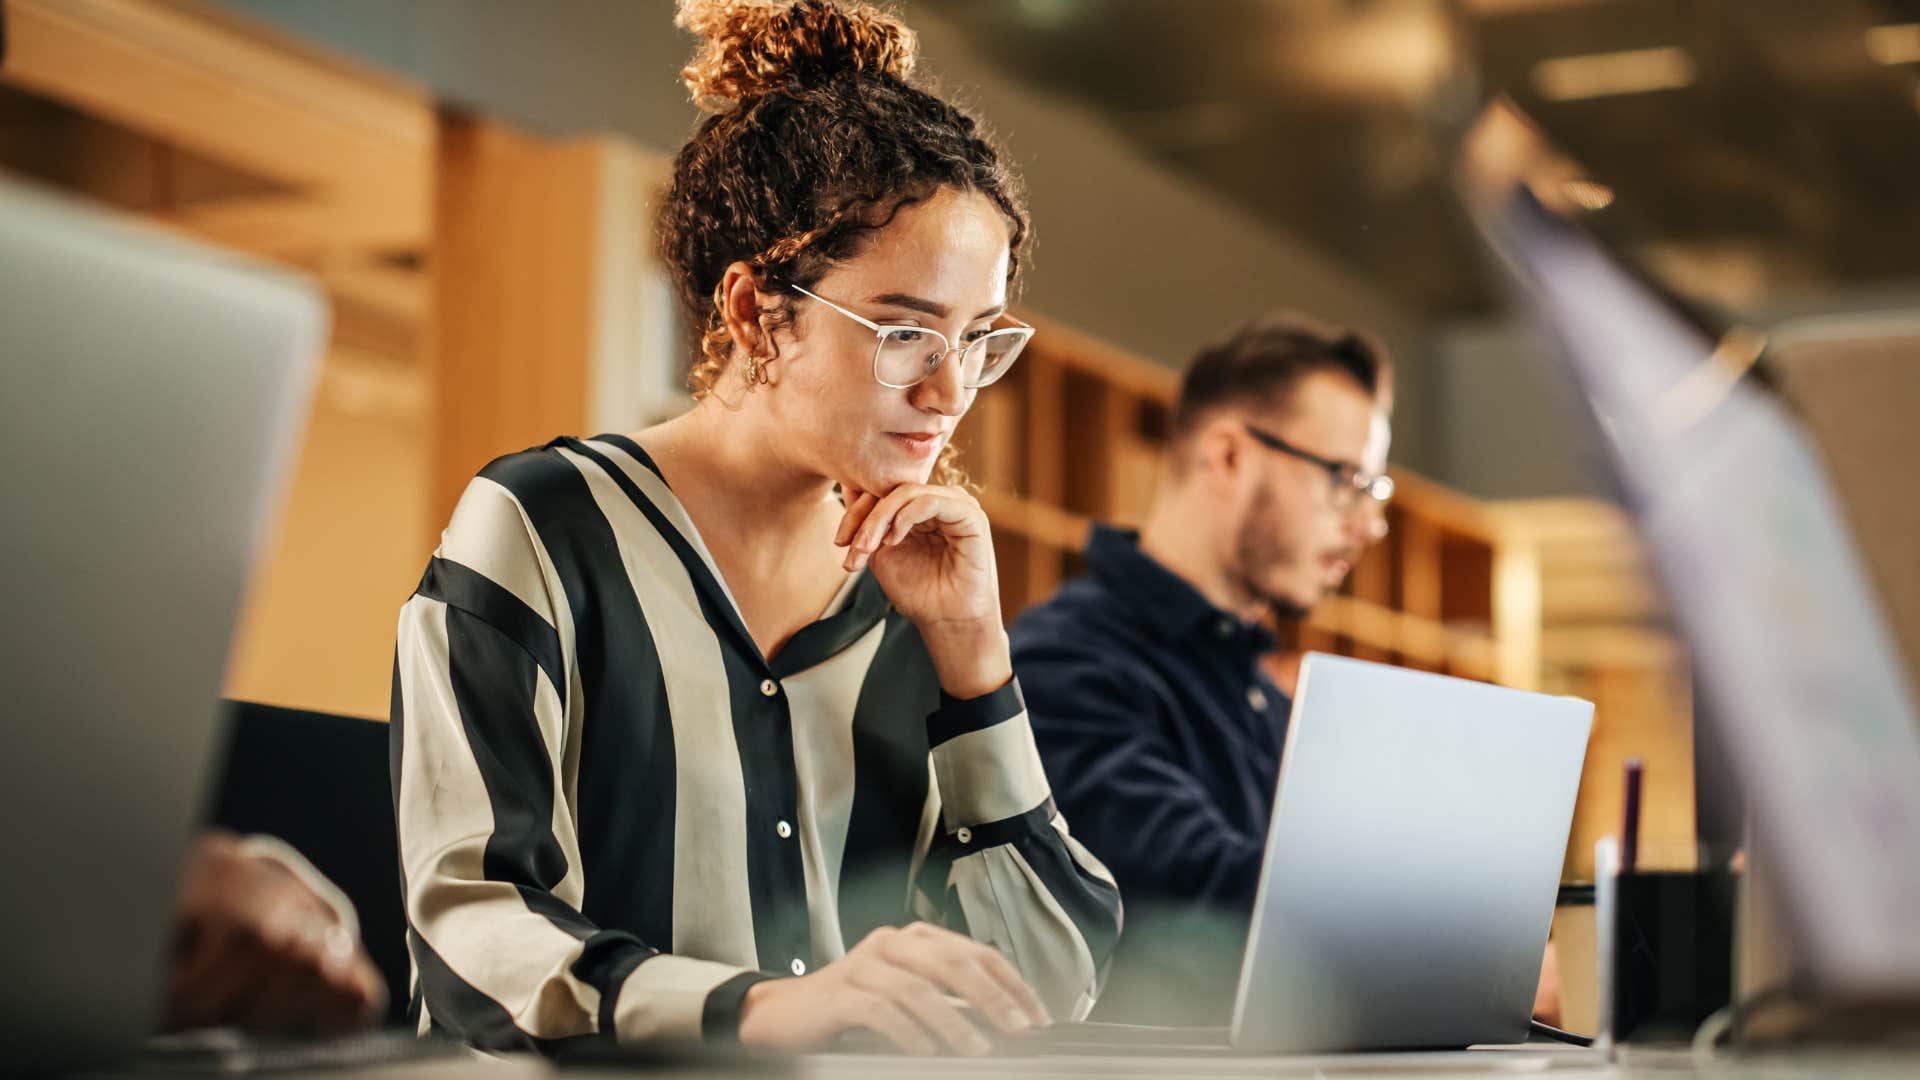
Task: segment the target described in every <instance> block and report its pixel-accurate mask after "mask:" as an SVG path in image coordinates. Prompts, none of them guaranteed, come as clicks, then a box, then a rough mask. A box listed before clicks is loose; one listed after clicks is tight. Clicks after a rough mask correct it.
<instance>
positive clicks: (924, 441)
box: [887, 431, 940, 458]
mask: <svg viewBox="0 0 1920 1080" xmlns="http://www.w3.org/2000/svg"><path fill="white" fill-rule="evenodd" d="M887 438H889V439H891V440H893V444H894V445H895V446H898V447H899V448H900V450H901V452H903V453H905V454H906V455H907V456H908V457H913V458H930V457H932V456H933V455H934V454H935V452H937V451H938V450H939V449H940V434H939V432H934V431H889V432H887Z"/></svg>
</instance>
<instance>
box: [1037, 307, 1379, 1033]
mask: <svg viewBox="0 0 1920 1080" xmlns="http://www.w3.org/2000/svg"><path fill="white" fill-rule="evenodd" d="M1391 407H1392V395H1391V368H1390V360H1389V358H1388V357H1387V354H1386V352H1385V350H1384V349H1383V348H1382V347H1381V346H1380V345H1379V344H1378V343H1376V342H1375V341H1374V340H1373V339H1371V338H1370V337H1368V336H1367V335H1365V334H1362V333H1359V332H1356V331H1348V330H1338V329H1334V328H1331V327H1327V326H1324V325H1322V324H1320V323H1318V322H1315V321H1314V320H1311V319H1308V318H1305V317H1303V316H1299V315H1291V314H1283V315H1270V316H1266V317H1263V318H1259V319H1255V320H1253V321H1251V322H1248V323H1246V324H1244V325H1242V326H1240V327H1239V328H1237V329H1235V330H1234V331H1233V332H1232V333H1230V334H1229V335H1227V336H1226V337H1225V338H1223V339H1222V340H1220V341H1218V342H1215V343H1214V344H1211V345H1208V346H1206V347H1205V348H1203V349H1201V350H1200V352H1199V354H1198V355H1197V356H1196V357H1195V358H1194V361H1193V363H1192V365H1191V367H1189V368H1188V370H1187V373H1186V376H1185V378H1184V379H1183V381H1182V384H1181V389H1180V399H1179V404H1178V406H1177V409H1176V413H1175V417H1174V422H1173V431H1172V438H1171V442H1170V445H1169V447H1168V461H1167V473H1166V476H1165V479H1164V480H1163V483H1162V485H1161V488H1160V490H1159V491H1158V492H1157V494H1156V497H1155V500H1154V503H1153V506H1152V509H1151V510H1150V512H1149V513H1148V515H1147V518H1146V522H1145V524H1144V526H1143V527H1142V528H1141V529H1140V531H1139V532H1138V533H1134V532H1130V531H1126V530H1121V529H1116V528H1111V527H1107V526H1096V527H1095V529H1094V533H1093V537H1092V540H1091V542H1090V544H1089V545H1088V549H1087V563H1088V566H1089V570H1090V572H1089V574H1088V575H1087V576H1086V577H1084V578H1081V579H1079V580H1077V581H1073V582H1071V583H1069V584H1067V585H1066V586H1064V587H1063V588H1062V589H1061V590H1060V591H1059V593H1057V594H1056V595H1055V596H1054V597H1053V598H1052V599H1050V600H1048V601H1047V602H1045V603H1043V604H1041V605H1039V606H1037V607H1035V608H1032V609H1031V610H1029V611H1027V612H1026V613H1025V614H1024V615H1022V616H1021V617H1020V619H1019V620H1018V621H1017V622H1016V623H1015V625H1014V627H1013V632H1012V638H1013V663H1014V669H1015V671H1016V672H1018V674H1019V677H1020V682H1021V686H1022V688H1023V689H1024V690H1025V692H1026V698H1027V704H1028V707H1029V715H1030V717H1031V719H1032V723H1033V729H1034V736H1035V738H1036V739H1037V740H1038V742H1039V746H1040V753H1041V756H1042V758H1043V759H1044V761H1045V764H1046V768H1047V775H1048V777H1049V778H1050V780H1051V781H1052V784H1053V789H1054V797H1055V799H1056V800H1057V802H1058V804H1059V806H1060V810H1061V811H1062V813H1064V814H1065V815H1066V817H1067V819H1068V820H1069V821H1072V822H1073V831H1074V835H1075V836H1076V837H1077V838H1079V839H1080V840H1081V842H1083V843H1085V844H1086V845H1087V847H1088V848H1089V849H1091V850H1092V851H1093V852H1094V853H1095V854H1096V855H1098V856H1099V857H1100V858H1101V860H1103V861H1104V862H1105V863H1106V864H1107V866H1108V867H1109V868H1110V869H1111V870H1112V871H1113V873H1114V875H1115V877H1116V878H1117V879H1118V881H1119V885H1120V890H1121V895H1123V896H1125V897H1126V903H1127V926H1126V930H1125V933H1124V934H1123V935H1122V936H1121V940H1120V945H1119V949H1118V951H1117V953H1116V954H1115V959H1114V969H1113V974H1112V977H1111V981H1110V982H1109V984H1108V987H1107V989H1106V991H1105V993H1104V994H1103V996H1102V998H1101V1001H1100V1005H1099V1007H1098V1009H1097V1010H1096V1013H1095V1016H1096V1017H1097V1018H1100V1019H1106V1020H1116V1021H1130V1022H1139V1023H1157V1024H1213V1025H1218V1024H1225V1023H1227V1022H1228V1021H1229V1019H1230V1018H1231V1014H1232V1008H1233V999H1234V993H1235V990H1236V989H1237V980H1238V975H1239V969H1240V956H1241V950H1242V948H1243V946H1244V944H1245V941H1246V935H1247V930H1248V927H1249V924H1250V921H1251V915H1252V909H1253V902H1254V893H1255V891H1256V890H1257V888H1258V886H1259V879H1260V865H1261V861H1262V857H1263V855H1264V853H1265V847H1266V834H1267V820H1268V817H1269V816H1270V814H1271V812H1272V802H1271V800H1272V798H1273V789H1274V783H1275V778H1276V777H1277V776H1278V775H1279V767H1280V750H1281V747H1282V745H1283V742H1284V739H1285V735H1286V727H1287V715H1288V712H1289V710H1290V709H1291V707H1292V702H1291V700H1290V699H1289V696H1288V694H1287V692H1286V691H1285V690H1283V688H1282V687H1281V686H1279V685H1277V684H1276V683H1275V682H1274V680H1273V679H1272V678H1270V677H1269V676H1268V674H1267V673H1266V672H1265V671H1264V670H1262V668H1261V666H1260V663H1259V661H1260V658H1261V657H1262V656H1263V655H1265V654H1267V653H1270V652H1272V651H1273V649H1274V647H1275V642H1274V638H1273V635H1272V634H1271V633H1270V632H1269V631H1268V630H1267V629H1266V627H1265V625H1264V623H1265V621H1266V616H1267V615H1268V613H1269V612H1272V613H1277V614H1278V615H1279V616H1280V617H1282V618H1297V617H1299V616H1302V615H1304V614H1305V613H1306V612H1307V611H1308V610H1309V609H1310V608H1312V607H1313V606H1314V604H1316V603H1317V602H1319V600H1320V599H1321V598H1322V597H1323V596H1325V595H1326V594H1327V593H1329V592H1332V591H1333V590H1335V589H1337V588H1338V587H1339V586H1340V583H1341V581H1342V580H1343V579H1345V577H1346V575H1347V572H1348V570H1349V569H1350V568H1351V567H1352V566H1353V565H1354V564H1355V563H1356V562H1357V561H1359V559H1360V556H1361V555H1362V553H1364V552H1365V551H1366V549H1367V547H1368V546H1369V545H1371V544H1373V543H1375V542H1376V541H1378V540H1380V539H1381V538H1382V537H1384V536H1385V535H1386V531H1387V525H1386V516H1385V503H1386V501H1387V499H1388V498H1390V497H1391V495H1392V492H1393V482H1392V481H1391V480H1389V479H1387V478H1386V477H1385V476H1384V475H1383V470H1384V469H1385V467H1386V458H1387V446H1388V442H1389V440H1390V438H1391V429H1390V426H1389V422H1388V416H1389V412H1390V410H1391Z"/></svg>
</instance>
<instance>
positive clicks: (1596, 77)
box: [1533, 45, 1693, 101]
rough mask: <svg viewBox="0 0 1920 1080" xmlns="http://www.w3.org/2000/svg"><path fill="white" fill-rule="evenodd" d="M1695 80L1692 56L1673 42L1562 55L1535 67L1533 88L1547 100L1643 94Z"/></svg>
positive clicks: (1686, 84) (1675, 87)
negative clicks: (1652, 47) (1584, 53)
mask: <svg viewBox="0 0 1920 1080" xmlns="http://www.w3.org/2000/svg"><path fill="white" fill-rule="evenodd" d="M1692 82H1693V58H1692V57H1691V56H1688V55H1687V51H1686V50H1685V49H1682V48H1679V47H1678V46H1674V45H1663V46H1661V47H1659V48H1655V49H1629V50H1627V51H1625V52H1610V53H1594V54H1592V55H1589V56H1563V57H1560V58H1558V59H1555V60H1542V61H1540V62H1539V63H1538V64H1535V65H1534V66H1533V87H1534V89H1535V90H1538V91H1539V92H1540V96H1541V97H1543V98H1546V99H1547V100H1548V101H1575V100H1578V99H1581V98H1596V97H1612V96H1614V95H1617V94H1644V93H1647V92H1649V91H1652V90H1674V89H1677V88H1679V87H1682V86H1688V85H1691V84H1692Z"/></svg>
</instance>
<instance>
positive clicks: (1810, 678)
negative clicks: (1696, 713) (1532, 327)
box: [1463, 121, 1920, 996]
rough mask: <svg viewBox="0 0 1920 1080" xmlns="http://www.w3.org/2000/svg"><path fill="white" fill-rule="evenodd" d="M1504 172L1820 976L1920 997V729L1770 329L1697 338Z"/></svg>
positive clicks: (1483, 182) (1503, 237)
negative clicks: (1776, 365) (1917, 925)
mask: <svg viewBox="0 0 1920 1080" xmlns="http://www.w3.org/2000/svg"><path fill="white" fill-rule="evenodd" d="M1483 122H1484V121H1483ZM1509 134H1511V133H1510V132H1509ZM1486 145H1488V144H1487V143H1486V142H1481V143H1476V142H1475V141H1474V140H1471V139H1470V140H1469V142H1468V148H1469V149H1468V154H1469V155H1471V154H1473V153H1474V152H1475V148H1476V147H1477V146H1479V147H1484V146H1486ZM1498 151H1499V154H1500V156H1501V157H1502V158H1503V159H1505V161H1507V162H1512V161H1515V160H1523V159H1525V158H1526V157H1527V156H1528V155H1527V154H1525V153H1520V154H1516V153H1515V152H1514V147H1513V145H1512V143H1511V142H1508V143H1506V144H1505V145H1501V146H1498ZM1499 164H1501V162H1480V163H1474V162H1471V161H1469V162H1468V163H1467V166H1468V167H1467V168H1466V169H1464V170H1463V175H1468V176H1471V177H1474V178H1475V179H1476V181H1477V183H1476V184H1475V185H1473V188H1474V189H1473V190H1471V191H1470V194H1469V201H1470V202H1471V203H1472V204H1473V205H1474V209H1475V216H1476V219H1477V221H1478V223H1479V225H1480V228H1481V230H1482V231H1483V233H1484V235H1485V236H1486V238H1487V240H1488V241H1489V242H1490V243H1491V244H1492V245H1493V247H1494V249H1495V250H1496V252H1497V253H1498V254H1499V255H1500V257H1501V259H1502V261H1503V262H1504V264H1505V266H1506V268H1507V269H1508V270H1509V271H1510V273H1511V276H1512V280H1513V283H1514V284H1515V285H1516V286H1517V287H1518V294H1519V296H1520V297H1521V299H1522V302H1523V305H1524V307H1525V308H1526V309H1527V310H1528V312H1529V314H1530V315H1532V316H1533V317H1534V318H1535V319H1536V320H1537V321H1538V322H1539V323H1540V324H1541V325H1542V326H1543V327H1544V328H1545V329H1546V330H1547V331H1548V332H1549V334H1550V335H1551V337H1552V338H1553V340H1554V342H1555V343H1556V344H1557V347H1558V348H1557V352H1558V355H1559V359H1560V360H1561V361H1562V364H1561V367H1562V369H1563V370H1564V372H1565V373H1566V375H1568V376H1569V377H1570V378H1571V379H1572V381H1573V383H1574V384H1575V386H1576V388H1577V390H1578V391H1579V393H1578V394H1577V397H1578V399H1579V400H1580V401H1581V402H1583V403H1584V407H1585V412H1586V414H1587V415H1588V416H1589V417H1590V418H1591V420H1592V421H1593V423H1594V426H1595V427H1596V428H1597V430H1598V433H1599V440H1598V441H1599V443H1600V445H1601V447H1602V448H1603V450H1604V454H1603V457H1604V459H1605V462H1604V464H1605V466H1606V467H1607V468H1609V469H1610V471H1611V472H1612V476H1611V480H1612V481H1613V483H1614V485H1615V487H1616V489H1617V490H1618V491H1619V492H1620V493H1621V495H1622V497H1623V498H1624V499H1625V500H1626V501H1627V503H1628V508H1629V509H1630V510H1631V512H1632V513H1633V516H1634V519H1635V522H1636V524H1637V527H1638V529H1639V531H1640V533H1641V536H1642V538H1643V540H1644V541H1645V543H1646V546H1647V549H1648V551H1649V555H1650V557H1651V559H1652V561H1653V563H1654V566H1655V568H1656V569H1657V571H1658V573H1659V575H1660V577H1661V578H1662V579H1663V582H1664V584H1665V586H1666V591H1667V595H1668V597H1669V600H1670V602H1671V604H1672V607H1673V611H1674V616H1675V619H1676V620H1677V622H1678V623H1679V626H1680V628H1681V630H1682V632H1683V634H1684V635H1685V637H1686V640H1687V643H1688V645H1689V647H1690V648H1691V649H1692V650H1693V652H1694V654H1695V656H1696V658H1697V661H1698V671H1699V676H1700V678H1701V680H1702V682H1703V684H1704V689H1705V691H1706V693H1707V696H1708V699H1709V700H1711V701H1712V702H1713V703H1714V707H1713V709H1712V712H1711V715H1710V716H1708V717H1707V718H1706V719H1707V720H1708V722H1711V723H1714V724H1716V725H1718V727H1719V728H1720V734H1721V742H1722V743H1723V745H1725V746H1726V747H1727V748H1728V752H1729V754H1730V755H1731V757H1732V759H1733V760H1732V763H1733V765H1734V768H1735V770H1736V772H1737V774H1738V776H1739V777H1740V780H1741V782H1742V784H1743V786H1744V788H1745V790H1746V791H1747V793H1748V796H1749V798H1750V800H1751V803H1752V807H1751V812H1752V814H1753V819H1754V826H1755V836H1756V842H1757V843H1758V844H1759V845H1760V847H1761V848H1762V850H1763V852H1764V854H1765V855H1766V856H1767V858H1768V860H1769V862H1770V864H1771V865H1772V866H1773V867H1774V868H1775V870H1776V871H1777V881H1776V885H1777V886H1778V887H1779V889H1780V892H1781V896H1782V899H1783V901H1784V903H1785V906H1786V908H1787V913H1788V917H1789V920H1790V923H1791V925H1792V928H1793V931H1794V933H1795V937H1796V945H1797V946H1798V950H1797V951H1798V954H1799V960H1800V963H1801V964H1802V965H1803V967H1804V969H1805V973H1806V974H1807V975H1809V976H1811V977H1812V978H1813V979H1814V980H1815V981H1816V982H1817V983H1819V984H1820V985H1821V986H1822V987H1823V988H1825V989H1828V990H1830V991H1835V992H1842V993H1848V994H1863V995H1872V996H1879V995H1900V996H1911V995H1913V994H1915V993H1916V992H1920V934H1915V933H1914V920H1915V917H1916V915H1915V913H1916V912H1920V857H1917V856H1916V851H1920V720H1916V715H1915V709H1914V706H1913V702H1912V701H1911V700H1910V698H1909V696H1908V692H1907V684H1906V682H1905V680H1904V677H1903V673H1902V671H1901V668H1900V667H1899V664H1900V661H1899V659H1898V658H1897V657H1898V654H1897V651H1896V650H1895V648H1894V646H1893V643H1892V640H1891V638H1890V636H1889V634H1888V632H1887V630H1886V627H1885V625H1884V623H1883V620H1882V613H1881V612H1880V610H1879V608H1878V605H1877V602H1876V599H1875V597H1874V595H1873V593H1872V591H1871V589H1870V587H1869V585H1868V578H1867V576H1866V573H1865V572H1864V570H1863V567H1862V563H1861V560H1860V558H1859V556H1858V554H1857V552H1856V550H1855V547H1854V544H1853V542H1852V540H1851V539H1850V538H1849V536H1848V533H1847V527H1846V522H1845V519H1844V517H1843V515H1842V513H1841V510H1840V507H1839V505H1838V503H1837V501H1836V499H1835V497H1834V494H1833V492H1832V490H1831V488H1830V487H1829V484H1828V481H1827V478H1826V475H1825V471H1824V468H1823V466H1822V463H1821V461H1820V459H1819V456H1818V454H1817V453H1816V451H1815V448H1814V447H1813V445H1812V443H1811V441H1810V440H1809V438H1808V437H1807V436H1806V434H1805V433H1804V432H1803V430H1802V428H1801V426H1800V424H1799V423H1798V422H1797V420H1796V419H1795V418H1794V417H1793V416H1792V415H1791V414H1790V413H1789V412H1788V410H1787V409H1786V408H1785V407H1784V406H1783V405H1782V403H1781V402H1780V401H1779V400H1778V398H1777V397H1776V396H1775V395H1774V394H1773V393H1772V392H1771V391H1770V390H1769V389H1768V388H1767V387H1765V386H1764V385H1762V384H1761V382H1760V381H1759V380H1758V379H1756V378H1755V377H1753V373H1752V369H1751V364H1752V362H1753V360H1754V358H1755V357H1756V356H1757V354H1758V351H1759V340H1758V339H1757V338H1756V337H1753V336H1752V335H1744V334H1742V333H1740V332H1737V331H1736V332H1734V333H1731V334H1727V335H1717V334H1715V333H1713V332H1712V331H1711V330H1710V329H1709V328H1707V327H1705V326H1703V325H1701V324H1700V323H1699V322H1698V321H1697V320H1695V319H1694V318H1692V317H1691V316H1690V315H1689V313H1688V312H1687V311H1686V309H1685V308H1684V306H1683V305H1680V304H1679V303H1677V302H1675V301H1673V300H1672V299H1671V298H1669V297H1668V296H1666V295H1665V294H1664V293H1662V292H1661V291H1660V290H1659V289H1657V288H1655V287H1653V286H1652V285H1650V284H1649V283H1648V282H1647V281H1646V280H1645V279H1643V278H1641V277H1639V276H1638V275H1636V274H1635V273H1633V272H1632V271H1631V270H1630V269H1629V268H1628V267H1627V266H1626V264H1625V263H1624V262H1623V261H1622V260H1620V259H1619V258H1618V257H1616V256H1615V255H1614V254H1613V253H1612V252H1610V251H1609V250H1608V249H1607V248H1606V247H1605V246H1603V245H1602V244H1601V243H1599V242H1598V241H1597V240H1596V239H1595V238H1594V237H1593V236H1591V235H1590V234H1589V233H1587V232H1586V231H1585V230H1583V229H1581V228H1580V227H1578V226H1577V225H1575V224H1574V223H1573V222H1572V221H1570V220H1568V219H1567V218H1566V217H1563V216H1561V215H1560V214H1558V213H1556V212H1554V211H1552V210H1550V209H1548V208H1547V207H1546V206H1544V205H1542V203H1541V202H1540V201H1539V200H1537V199H1536V198H1535V197H1534V194H1533V192H1532V190H1531V189H1530V187H1529V186H1528V184H1527V183H1526V178H1525V176H1524V175H1523V174H1516V175H1514V176H1513V179H1512V182H1511V183H1507V184H1504V185H1503V184H1500V183H1497V182H1494V183H1489V182H1488V178H1489V177H1490V176H1497V175H1498V173H1497V167H1498V165H1499Z"/></svg>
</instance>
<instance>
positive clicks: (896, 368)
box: [789, 285, 1033, 390]
mask: <svg viewBox="0 0 1920 1080" xmlns="http://www.w3.org/2000/svg"><path fill="white" fill-rule="evenodd" d="M789 287H790V288H791V289H793V291H794V292H797V293H799V294H801V295H802V296H806V297H811V298H812V299H814V300H818V301H820V302H821V303H822V304H825V305H826V306H828V307H830V308H832V309H833V310H835V311H837V312H839V313H840V314H842V315H845V316H846V317H847V318H849V319H852V320H853V321H854V322H857V323H859V324H860V325H861V326H864V327H866V328H867V329H869V330H871V331H873V336H874V346H873V378H874V381H875V382H877V383H879V384H880V385H881V386H885V387H889V388H891V389H894V390H905V389H907V388H908V387H912V386H918V385H919V384H920V383H923V382H925V381H926V380H927V377H928V376H930V375H932V374H933V373H934V372H935V371H938V370H939V369H940V365H941V364H942V363H944V362H945V361H946V359H947V357H948V356H949V355H951V354H953V353H959V354H960V373H961V381H962V382H963V383H965V384H966V387H967V389H969V390H978V389H980V388H981V387H983V386H991V385H992V384H993V383H994V381H995V380H997V379H999V378H1000V376H1002V375H1005V374H1006V373H1007V370H1008V369H1009V368H1011V367H1013V362H1014V361H1015V360H1017V359H1019V357H1020V350H1022V349H1024V348H1026V347H1027V342H1028V341H1030V340H1032V339H1033V327H1031V326H1028V325H1027V324H1026V323H1022V322H1020V320H1018V319H1015V318H1013V317H1012V316H1011V315H1008V316H1003V318H1006V319H1008V320H1010V321H1012V322H1015V323H1018V324H1019V325H1017V326H1006V327H1001V328H1000V329H998V330H989V331H987V332H986V333H984V334H981V335H980V336H979V337H976V338H973V339H972V340H970V341H964V342H962V343H961V344H959V345H955V344H953V343H952V342H951V341H949V340H947V336H946V335H945V334H942V333H941V332H940V331H938V330H929V329H927V328H926V327H924V326H910V325H905V324H894V325H891V326H889V325H886V324H883V323H877V322H874V321H873V320H872V319H867V318H863V317H861V316H859V315H855V314H854V313H853V312H851V311H848V310H847V309H846V308H843V307H841V306H840V305H839V304H836V303H834V302H833V301H831V300H829V299H827V298H826V297H824V296H820V295H818V294H815V293H813V292H809V291H808V290H806V289H803V288H801V287H800V286H798V285H793V286H789Z"/></svg>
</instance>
